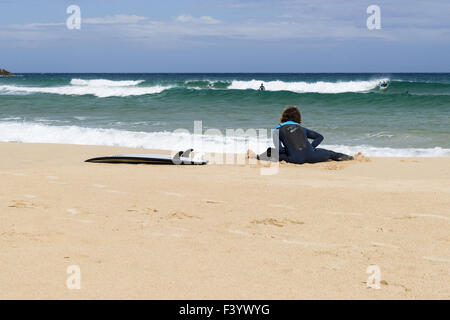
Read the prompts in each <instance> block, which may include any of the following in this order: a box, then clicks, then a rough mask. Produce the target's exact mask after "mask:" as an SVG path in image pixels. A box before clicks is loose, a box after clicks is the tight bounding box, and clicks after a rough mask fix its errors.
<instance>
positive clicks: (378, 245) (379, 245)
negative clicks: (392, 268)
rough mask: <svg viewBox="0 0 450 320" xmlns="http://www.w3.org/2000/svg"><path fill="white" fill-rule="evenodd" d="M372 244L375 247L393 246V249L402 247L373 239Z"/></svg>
mask: <svg viewBox="0 0 450 320" xmlns="http://www.w3.org/2000/svg"><path fill="white" fill-rule="evenodd" d="M370 245H371V246H373V247H385V248H392V249H400V247H397V246H394V245H392V244H386V243H382V242H375V241H371V242H370Z"/></svg>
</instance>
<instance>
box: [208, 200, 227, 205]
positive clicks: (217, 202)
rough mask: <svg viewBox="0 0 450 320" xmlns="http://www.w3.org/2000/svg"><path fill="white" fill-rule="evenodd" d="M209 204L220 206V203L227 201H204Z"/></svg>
mask: <svg viewBox="0 0 450 320" xmlns="http://www.w3.org/2000/svg"><path fill="white" fill-rule="evenodd" d="M204 201H205V202H206V203H208V204H219V203H225V201H221V200H204Z"/></svg>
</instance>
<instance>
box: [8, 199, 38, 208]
mask: <svg viewBox="0 0 450 320" xmlns="http://www.w3.org/2000/svg"><path fill="white" fill-rule="evenodd" d="M8 207H9V208H18V209H23V208H26V209H34V208H36V207H37V206H36V205H35V204H34V203H32V202H29V201H23V200H13V201H12V202H11V204H10V205H9V206H8Z"/></svg>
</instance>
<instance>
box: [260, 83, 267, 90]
mask: <svg viewBox="0 0 450 320" xmlns="http://www.w3.org/2000/svg"><path fill="white" fill-rule="evenodd" d="M259 90H260V91H264V90H266V88H265V87H264V83H261V86H260V87H259Z"/></svg>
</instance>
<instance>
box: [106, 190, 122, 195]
mask: <svg viewBox="0 0 450 320" xmlns="http://www.w3.org/2000/svg"><path fill="white" fill-rule="evenodd" d="M105 192H108V193H116V194H127V192H124V191H118V190H105Z"/></svg>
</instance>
